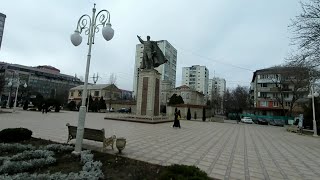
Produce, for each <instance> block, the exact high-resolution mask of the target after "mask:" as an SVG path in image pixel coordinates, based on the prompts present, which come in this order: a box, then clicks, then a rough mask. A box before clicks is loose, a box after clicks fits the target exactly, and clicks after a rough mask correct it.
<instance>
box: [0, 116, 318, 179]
mask: <svg viewBox="0 0 320 180" xmlns="http://www.w3.org/2000/svg"><path fill="white" fill-rule="evenodd" d="M104 116H105V114H104V113H88V114H87V119H86V127H89V128H95V129H101V128H104V129H105V130H106V136H111V135H113V134H115V135H116V136H117V137H125V138H126V139H127V146H126V148H125V149H124V151H123V153H124V156H127V157H130V158H133V159H138V160H142V161H147V162H150V163H155V164H162V165H170V164H186V165H195V166H197V167H199V168H200V169H202V170H204V171H206V172H207V173H208V175H209V176H211V177H215V178H219V179H319V177H320V138H315V137H312V136H302V135H297V134H293V133H288V132H286V131H285V129H284V128H282V127H274V126H262V125H254V124H253V125H251V124H233V123H215V122H195V121H186V120H185V121H181V126H182V128H181V129H173V128H172V123H163V124H143V123H134V122H124V121H114V120H105V119H103V118H104ZM77 118H78V113H77V112H66V111H63V112H60V113H48V114H41V113H40V112H29V111H19V112H17V113H14V114H11V113H2V114H0V130H1V129H4V128H13V127H25V128H28V129H31V130H32V131H33V136H34V137H39V138H43V139H50V140H53V141H57V142H66V141H67V127H66V123H70V124H71V125H75V126H76V125H77ZM72 142H74V140H73V141H72ZM84 143H85V144H88V145H90V146H94V147H102V143H98V142H93V141H86V140H85V141H84ZM109 149H110V148H109ZM109 149H108V151H107V152H109V153H115V152H116V150H114V151H112V150H111V149H110V150H109Z"/></svg>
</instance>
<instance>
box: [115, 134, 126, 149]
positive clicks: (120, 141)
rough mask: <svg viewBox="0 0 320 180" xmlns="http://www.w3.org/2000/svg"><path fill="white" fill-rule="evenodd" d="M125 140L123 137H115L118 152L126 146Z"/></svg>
mask: <svg viewBox="0 0 320 180" xmlns="http://www.w3.org/2000/svg"><path fill="white" fill-rule="evenodd" d="M126 143H127V140H126V139H125V138H123V137H120V138H117V140H116V147H117V149H118V150H119V153H121V151H122V150H123V149H124V148H125V147H126Z"/></svg>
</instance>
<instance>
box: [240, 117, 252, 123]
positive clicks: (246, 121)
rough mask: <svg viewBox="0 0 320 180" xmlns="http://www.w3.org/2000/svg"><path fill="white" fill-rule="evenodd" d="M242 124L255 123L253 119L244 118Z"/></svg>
mask: <svg viewBox="0 0 320 180" xmlns="http://www.w3.org/2000/svg"><path fill="white" fill-rule="evenodd" d="M241 122H243V123H248V124H252V123H253V121H252V119H251V117H243V118H242V119H241Z"/></svg>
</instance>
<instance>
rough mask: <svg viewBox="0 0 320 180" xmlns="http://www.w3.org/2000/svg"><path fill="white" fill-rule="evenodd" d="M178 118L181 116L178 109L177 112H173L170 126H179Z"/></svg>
mask: <svg viewBox="0 0 320 180" xmlns="http://www.w3.org/2000/svg"><path fill="white" fill-rule="evenodd" d="M180 118H181V114H180V110H178V111H177V112H175V113H174V122H173V126H172V127H178V128H181V126H180Z"/></svg>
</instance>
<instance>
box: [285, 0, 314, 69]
mask: <svg viewBox="0 0 320 180" xmlns="http://www.w3.org/2000/svg"><path fill="white" fill-rule="evenodd" d="M301 7H302V13H301V14H299V15H298V16H296V17H295V18H294V19H293V20H292V23H291V24H290V25H289V27H291V28H292V30H293V33H294V36H293V38H292V40H293V44H294V45H296V46H297V47H298V48H299V51H298V54H295V55H292V56H291V57H289V60H291V61H294V62H297V63H301V62H304V63H306V62H307V64H309V65H310V66H313V67H315V66H319V65H320V60H319V57H320V53H319V52H320V51H319V50H320V0H310V1H308V2H306V3H304V2H301Z"/></svg>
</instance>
